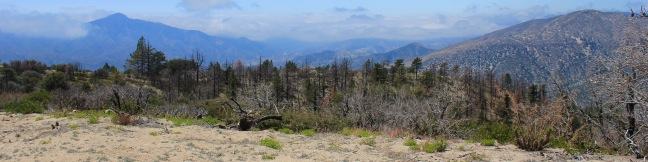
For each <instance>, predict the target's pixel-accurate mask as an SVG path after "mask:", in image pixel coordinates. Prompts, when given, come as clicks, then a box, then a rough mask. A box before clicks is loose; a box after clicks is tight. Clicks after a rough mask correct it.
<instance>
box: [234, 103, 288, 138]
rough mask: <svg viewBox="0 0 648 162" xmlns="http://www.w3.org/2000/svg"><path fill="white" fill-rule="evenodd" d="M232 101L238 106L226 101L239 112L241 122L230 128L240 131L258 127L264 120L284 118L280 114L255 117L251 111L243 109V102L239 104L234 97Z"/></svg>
mask: <svg viewBox="0 0 648 162" xmlns="http://www.w3.org/2000/svg"><path fill="white" fill-rule="evenodd" d="M230 101H232V102H234V104H236V108H235V107H234V106H232V104H230V103H229V102H225V104H227V106H229V107H230V108H231V109H234V110H235V111H236V112H237V113H238V114H239V122H238V123H237V124H235V125H231V126H229V128H237V129H238V130H240V131H248V130H250V129H252V128H253V127H256V125H257V124H258V123H261V122H263V121H266V120H282V119H283V118H282V116H279V115H270V116H264V117H261V118H255V117H254V116H252V115H251V114H250V113H249V112H247V111H245V110H243V107H242V106H241V104H239V103H238V102H237V101H236V100H235V99H234V98H230Z"/></svg>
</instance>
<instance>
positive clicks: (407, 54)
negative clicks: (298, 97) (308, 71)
mask: <svg viewBox="0 0 648 162" xmlns="http://www.w3.org/2000/svg"><path fill="white" fill-rule="evenodd" d="M432 51H434V50H432V49H429V48H427V47H425V46H424V45H423V44H421V43H411V44H407V45H405V46H403V47H400V48H396V49H393V50H391V51H387V52H383V53H369V54H362V55H358V54H357V53H354V52H350V51H332V50H326V51H323V52H318V53H312V54H307V55H302V56H297V57H295V59H294V60H295V61H297V62H299V63H301V62H308V63H309V64H310V65H326V64H331V63H332V62H333V61H334V60H336V59H337V60H338V61H339V60H341V59H345V58H346V59H351V61H352V65H353V67H360V66H361V65H362V64H363V63H364V62H365V61H367V60H372V61H375V62H383V61H386V62H394V61H395V60H397V59H404V60H408V61H409V60H412V59H414V58H416V57H419V56H424V55H426V54H428V53H430V52H432Z"/></svg>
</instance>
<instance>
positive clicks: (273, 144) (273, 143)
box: [259, 138, 281, 150]
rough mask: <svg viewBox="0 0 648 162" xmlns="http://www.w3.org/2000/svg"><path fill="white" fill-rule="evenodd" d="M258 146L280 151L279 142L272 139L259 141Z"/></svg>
mask: <svg viewBox="0 0 648 162" xmlns="http://www.w3.org/2000/svg"><path fill="white" fill-rule="evenodd" d="M259 144H260V145H261V146H265V147H268V148H271V149H275V150H279V149H281V143H279V141H277V140H275V139H274V138H263V139H261V141H260V142H259Z"/></svg>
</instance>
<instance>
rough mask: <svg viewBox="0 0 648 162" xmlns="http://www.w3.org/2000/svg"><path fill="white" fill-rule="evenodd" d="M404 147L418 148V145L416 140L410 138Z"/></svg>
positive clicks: (406, 140) (404, 143)
mask: <svg viewBox="0 0 648 162" xmlns="http://www.w3.org/2000/svg"><path fill="white" fill-rule="evenodd" d="M403 145H405V146H410V147H412V146H416V145H417V144H416V140H414V139H411V138H408V139H405V142H403Z"/></svg>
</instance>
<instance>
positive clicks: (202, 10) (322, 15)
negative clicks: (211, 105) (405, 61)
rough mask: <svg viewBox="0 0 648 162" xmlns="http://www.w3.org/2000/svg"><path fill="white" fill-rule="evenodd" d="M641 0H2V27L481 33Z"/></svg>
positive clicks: (37, 32) (261, 35) (281, 34)
mask: <svg viewBox="0 0 648 162" xmlns="http://www.w3.org/2000/svg"><path fill="white" fill-rule="evenodd" d="M642 2H643V1H640V0H56V1H53V0H0V31H2V32H8V33H15V34H22V35H27V36H34V37H55V38H75V37H82V36H84V34H85V32H86V31H85V26H84V23H85V22H88V21H91V20H94V19H98V18H101V17H104V16H107V15H109V14H112V13H116V12H121V13H124V14H126V15H128V16H129V17H132V18H137V19H144V20H150V21H157V22H162V23H165V24H168V25H171V26H175V27H180V28H185V29H194V30H200V31H203V32H206V33H208V34H211V35H225V36H233V37H248V38H251V39H255V40H264V39H269V38H291V39H298V40H304V41H336V40H344V39H351V38H386V39H400V40H421V39H434V38H440V37H462V36H474V35H480V34H484V33H488V32H491V31H494V30H497V29H502V28H505V27H508V26H510V25H514V24H517V23H520V22H523V21H527V20H531V19H537V18H546V17H550V16H555V15H560V14H565V13H569V12H572V11H576V10H583V9H596V10H602V11H627V10H629V7H633V8H635V9H638V8H639V5H640V4H642Z"/></svg>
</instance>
